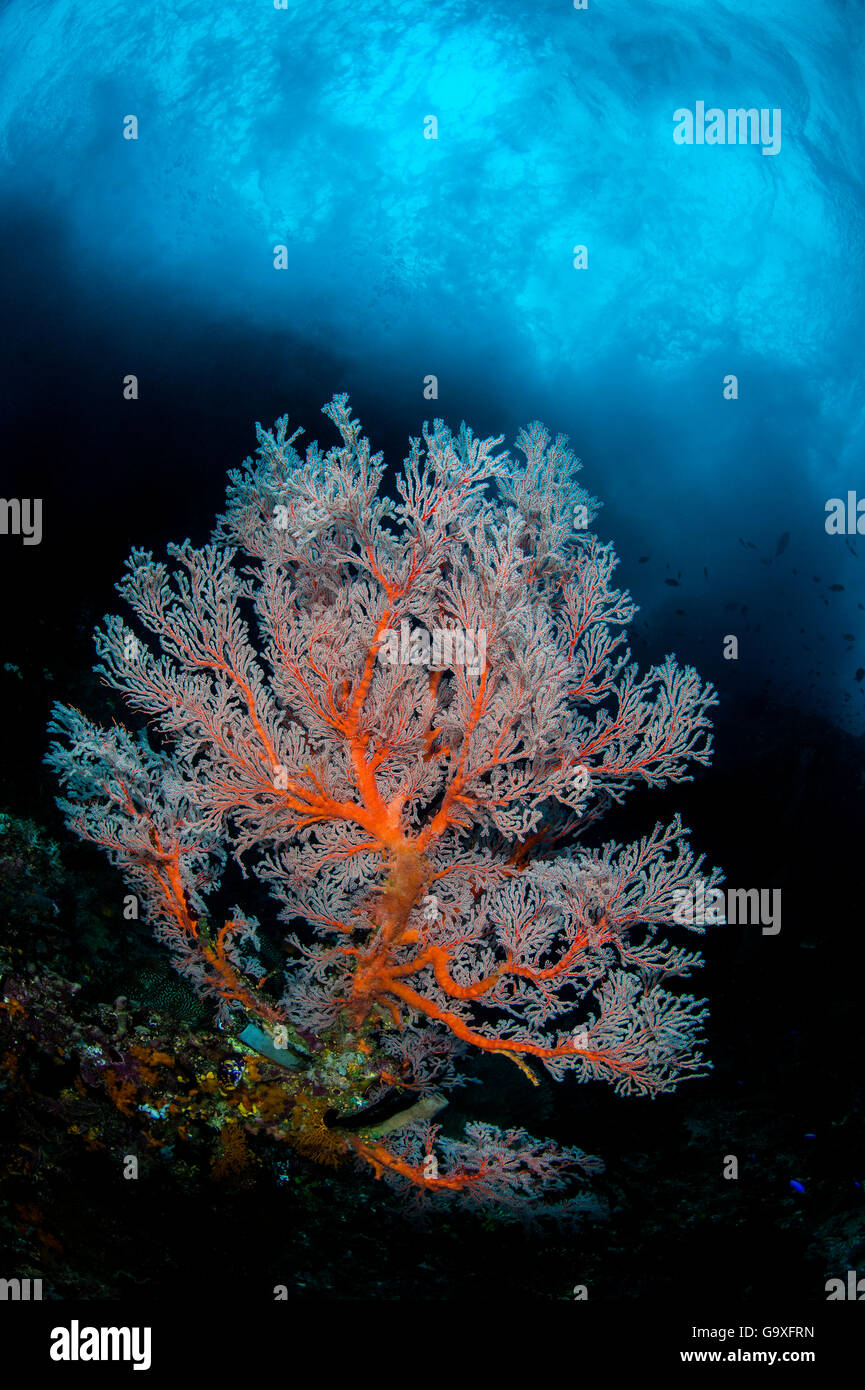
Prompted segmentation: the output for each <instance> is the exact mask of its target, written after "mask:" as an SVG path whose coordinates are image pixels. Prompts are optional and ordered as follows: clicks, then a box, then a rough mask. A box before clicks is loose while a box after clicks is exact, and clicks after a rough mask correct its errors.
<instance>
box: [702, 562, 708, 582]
mask: <svg viewBox="0 0 865 1390" xmlns="http://www.w3.org/2000/svg"><path fill="white" fill-rule="evenodd" d="M703 573H704V575H705V576H706V578H707V579H708V578H709V568H708V565H704V566H703Z"/></svg>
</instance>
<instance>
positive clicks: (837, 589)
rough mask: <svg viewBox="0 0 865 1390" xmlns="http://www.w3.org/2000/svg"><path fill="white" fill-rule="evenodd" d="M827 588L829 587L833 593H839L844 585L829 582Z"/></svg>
mask: <svg viewBox="0 0 865 1390" xmlns="http://www.w3.org/2000/svg"><path fill="white" fill-rule="evenodd" d="M829 588H830V589H831V591H832V593H833V594H840V593H841V591H842V590H843V588H844V585H843V584H830V585H829Z"/></svg>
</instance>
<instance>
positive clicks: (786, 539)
mask: <svg viewBox="0 0 865 1390" xmlns="http://www.w3.org/2000/svg"><path fill="white" fill-rule="evenodd" d="M789 544H790V532H789V531H785V532H784V533H783V535H781V536H779V537H778V544H777V545H776V547H775V559H776V560H777V558H778V556H779V555H783V554H784V551H785V550H786V549H787V546H788V545H789Z"/></svg>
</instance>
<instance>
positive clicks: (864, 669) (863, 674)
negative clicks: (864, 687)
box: [856, 666, 865, 681]
mask: <svg viewBox="0 0 865 1390" xmlns="http://www.w3.org/2000/svg"><path fill="white" fill-rule="evenodd" d="M863 678H865V666H860V667H859V670H858V671H857V672H856V679H857V681H861V680H862V679H863Z"/></svg>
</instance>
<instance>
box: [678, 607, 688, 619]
mask: <svg viewBox="0 0 865 1390" xmlns="http://www.w3.org/2000/svg"><path fill="white" fill-rule="evenodd" d="M676 616H677V617H678V618H687V616H688V615H687V613H686V612H685V610H684V608H677V609H676Z"/></svg>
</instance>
